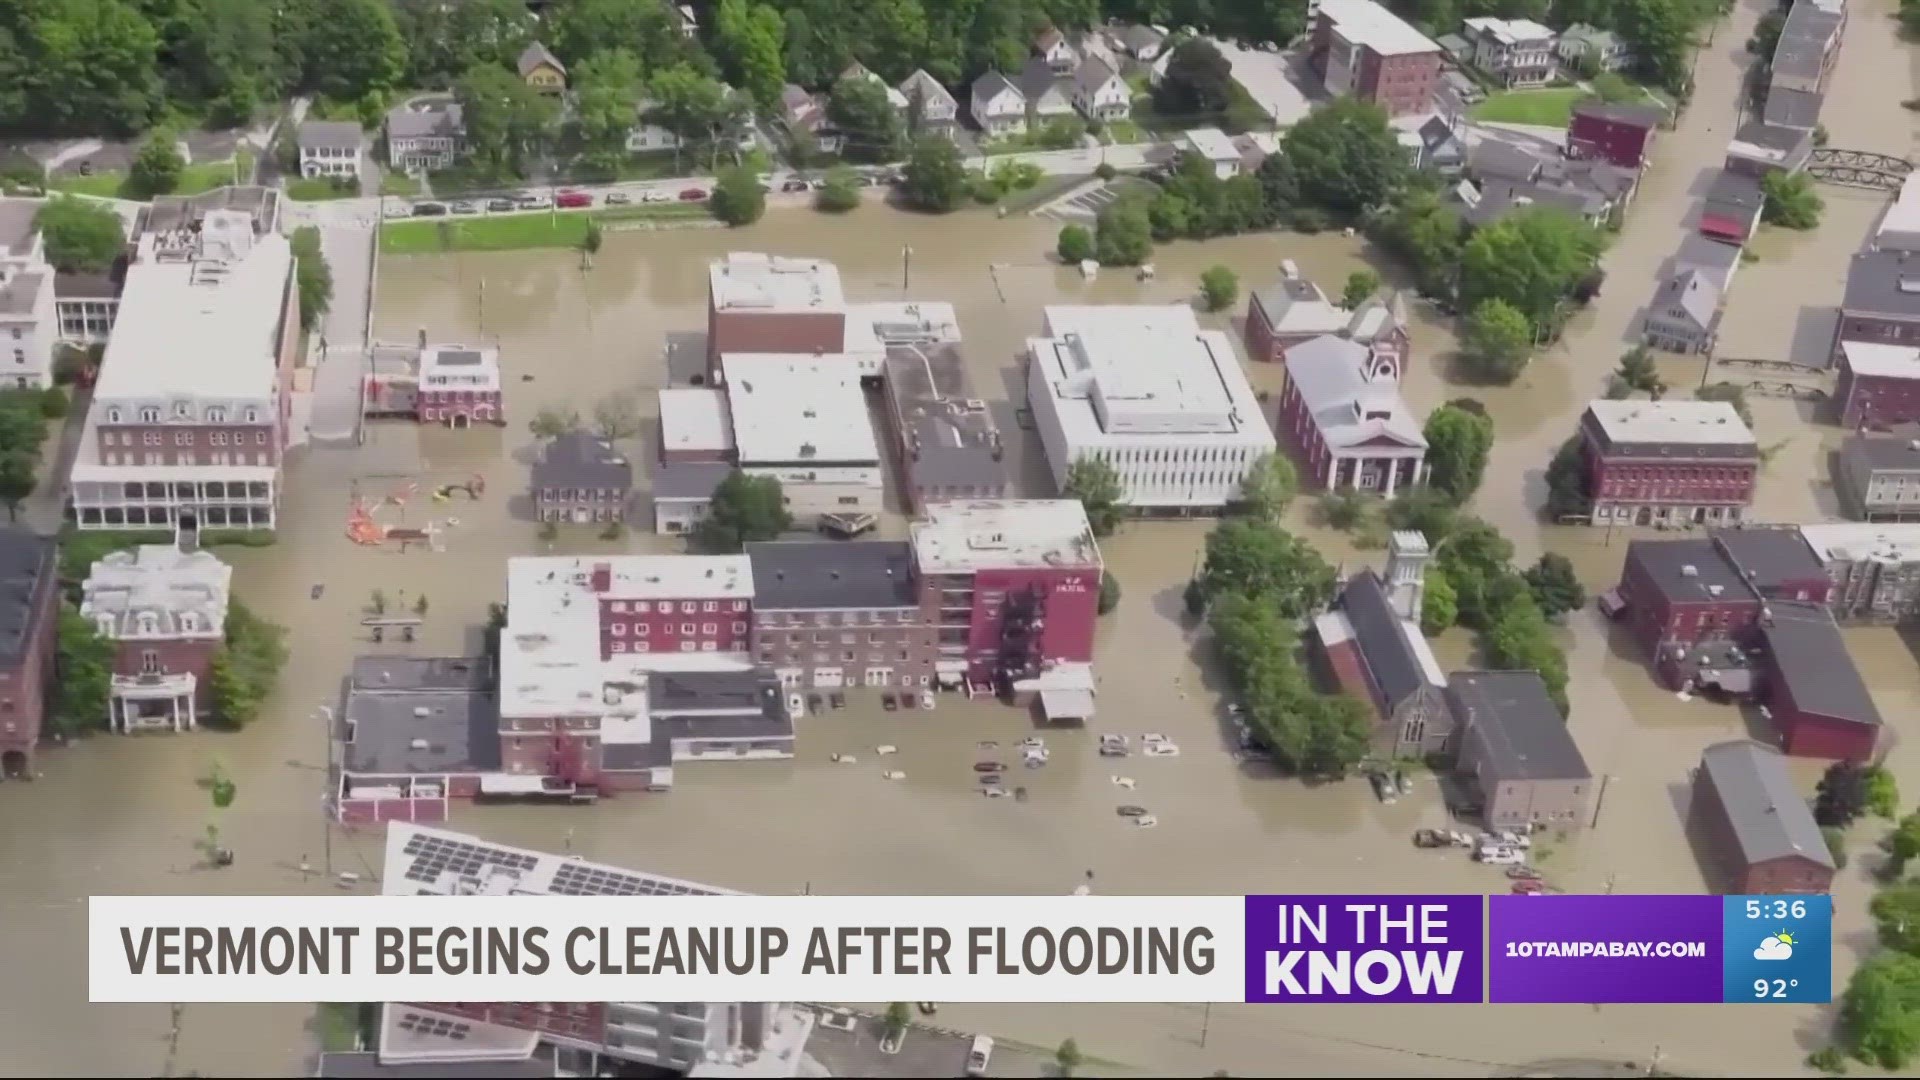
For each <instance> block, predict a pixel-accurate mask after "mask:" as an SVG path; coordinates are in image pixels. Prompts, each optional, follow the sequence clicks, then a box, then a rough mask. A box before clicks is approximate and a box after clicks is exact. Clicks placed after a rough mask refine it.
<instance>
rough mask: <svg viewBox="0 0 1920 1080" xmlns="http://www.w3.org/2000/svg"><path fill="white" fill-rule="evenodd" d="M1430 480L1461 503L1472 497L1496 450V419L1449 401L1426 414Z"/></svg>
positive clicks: (1442, 491) (1429, 482)
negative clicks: (1488, 458) (1494, 430)
mask: <svg viewBox="0 0 1920 1080" xmlns="http://www.w3.org/2000/svg"><path fill="white" fill-rule="evenodd" d="M1424 434H1425V435H1426V437H1427V468H1428V472H1427V484H1428V485H1429V486H1430V487H1432V488H1433V489H1434V490H1435V491H1438V492H1440V493H1441V494H1443V495H1444V496H1446V498H1447V499H1448V500H1449V501H1450V502H1452V503H1453V504H1454V505H1456V506H1458V505H1461V504H1463V503H1465V502H1466V501H1467V500H1468V499H1470V498H1472V497H1473V493H1474V492H1475V491H1476V490H1478V489H1479V487H1480V477H1481V476H1482V475H1483V474H1484V473H1485V472H1486V469H1487V455H1488V454H1490V453H1491V452H1492V451H1493V419H1492V418H1491V417H1489V416H1487V415H1486V414H1485V413H1484V412H1482V413H1472V412H1468V411H1467V410H1466V409H1463V408H1461V407H1460V406H1458V405H1453V404H1446V405H1442V406H1440V407H1439V408H1438V409H1435V410H1433V412H1432V413H1430V414H1428V416H1427V426H1426V430H1425V432H1424Z"/></svg>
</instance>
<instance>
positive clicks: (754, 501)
mask: <svg viewBox="0 0 1920 1080" xmlns="http://www.w3.org/2000/svg"><path fill="white" fill-rule="evenodd" d="M792 527H793V516H792V515H791V514H789V513H787V504H786V496H785V495H784V494H782V493H781V490H780V481H779V480H777V479H775V478H774V477H771V476H752V475H749V474H747V473H744V472H740V471H739V470H735V471H734V472H732V473H730V474H728V476H727V478H726V479H725V480H722V481H720V486H719V487H717V488H715V489H714V492H713V502H712V504H711V506H710V507H709V509H708V511H707V516H706V518H705V519H704V520H702V521H701V522H700V525H699V527H698V530H697V532H696V534H695V535H696V536H697V537H698V539H699V540H700V541H701V542H702V543H703V544H704V545H705V546H706V547H708V548H709V549H710V550H713V551H723V552H732V551H739V550H740V549H741V547H743V546H744V545H746V544H747V543H750V542H752V541H756V540H772V539H774V538H775V537H777V536H779V535H780V534H781V533H783V532H786V531H787V530H788V529H790V528H792Z"/></svg>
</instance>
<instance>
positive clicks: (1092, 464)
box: [1060, 457, 1127, 536]
mask: <svg viewBox="0 0 1920 1080" xmlns="http://www.w3.org/2000/svg"><path fill="white" fill-rule="evenodd" d="M1060 497H1061V498H1063V499H1078V500H1079V501H1080V505H1081V507H1082V508H1084V509H1085V510H1086V512H1087V522H1088V523H1089V524H1091V525H1092V526H1093V535H1095V536H1112V535H1113V531H1114V530H1115V529H1117V528H1119V527H1120V519H1121V518H1122V517H1125V516H1126V512H1127V510H1126V504H1125V502H1124V501H1123V500H1124V499H1125V497H1126V493H1125V492H1124V491H1123V490H1122V489H1121V487H1120V475H1119V474H1118V473H1116V472H1114V471H1113V466H1112V465H1109V464H1108V463H1107V462H1106V461H1105V460H1104V459H1102V458H1097V457H1082V458H1077V459H1075V461H1074V463H1073V464H1072V465H1069V466H1067V482H1066V483H1065V484H1062V485H1061V487H1060Z"/></svg>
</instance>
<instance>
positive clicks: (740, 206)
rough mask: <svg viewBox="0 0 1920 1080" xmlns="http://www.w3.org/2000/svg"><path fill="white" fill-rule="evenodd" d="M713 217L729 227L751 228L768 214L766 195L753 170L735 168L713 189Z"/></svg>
mask: <svg viewBox="0 0 1920 1080" xmlns="http://www.w3.org/2000/svg"><path fill="white" fill-rule="evenodd" d="M712 206H713V216H714V217H717V218H719V219H720V220H721V221H724V222H726V223H727V224H729V225H732V226H735V227H738V226H741V225H751V224H753V223H754V222H756V221H759V220H760V215H762V214H764V213H766V212H767V193H766V190H765V189H764V188H762V187H761V186H760V178H759V177H758V176H755V175H754V172H753V170H752V169H749V168H746V167H744V166H735V167H733V168H731V169H728V170H726V171H725V172H722V173H721V174H720V179H719V180H718V181H716V182H715V184H714V186H713V203H712Z"/></svg>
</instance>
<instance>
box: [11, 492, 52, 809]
mask: <svg viewBox="0 0 1920 1080" xmlns="http://www.w3.org/2000/svg"><path fill="white" fill-rule="evenodd" d="M58 579H59V572H58V567H57V564H56V559H55V551H54V543H53V541H52V540H49V539H47V538H46V537H42V536H38V535H36V534H34V533H32V532H30V531H28V530H26V529H15V528H7V529H0V778H19V777H28V778H31V777H32V776H33V760H34V752H35V749H36V747H38V746H39V743H40V727H41V722H42V720H43V718H44V717H45V714H46V694H47V685H48V683H49V682H50V681H51V680H52V679H53V639H54V626H55V624H56V623H57V622H58V619H57V618H56V611H55V608H56V606H57V605H58V603H59V601H58V586H59V580H58Z"/></svg>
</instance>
